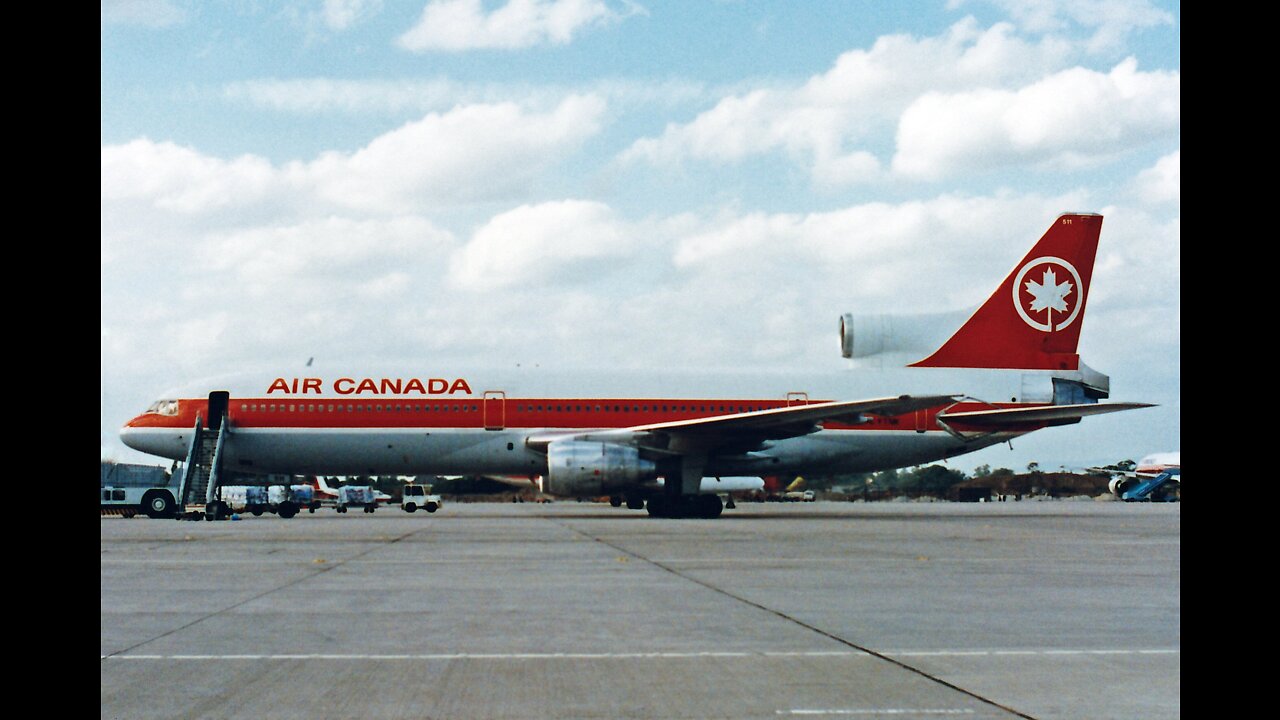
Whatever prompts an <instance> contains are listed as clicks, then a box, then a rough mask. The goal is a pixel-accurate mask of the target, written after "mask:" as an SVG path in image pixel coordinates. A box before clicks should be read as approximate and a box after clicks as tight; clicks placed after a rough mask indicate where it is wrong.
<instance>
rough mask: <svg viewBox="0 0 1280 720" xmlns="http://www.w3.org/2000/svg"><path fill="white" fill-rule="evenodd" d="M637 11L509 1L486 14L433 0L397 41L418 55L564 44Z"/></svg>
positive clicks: (598, 3)
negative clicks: (588, 28)
mask: <svg viewBox="0 0 1280 720" xmlns="http://www.w3.org/2000/svg"><path fill="white" fill-rule="evenodd" d="M637 11H638V8H637V7H636V6H634V5H632V6H630V8H629V10H628V11H627V12H625V13H624V12H618V11H615V10H613V9H611V8H610V7H609V6H608V5H607V4H606V3H605V2H604V0H509V1H508V2H507V4H506V5H503V6H502V7H500V8H497V9H496V10H493V11H492V12H489V13H486V12H485V11H484V8H483V6H482V5H481V2H480V0H432V1H431V2H429V3H427V6H426V7H425V8H424V9H423V11H422V17H421V18H420V19H419V20H418V24H417V25H414V26H413V27H412V28H411V29H409V30H408V31H407V32H405V33H404V34H403V35H401V36H400V38H399V39H398V40H397V42H398V43H399V45H400V46H401V47H403V48H404V49H406V50H410V51H414V52H425V51H432V50H436V51H461V50H473V49H477V48H497V49H504V50H511V49H516V48H526V47H532V46H534V45H541V44H545V43H550V44H554V45H564V44H567V43H568V42H569V41H570V40H572V39H573V36H574V34H575V33H578V32H580V31H581V30H583V29H585V28H587V27H591V26H600V25H606V24H609V23H612V22H618V21H621V20H623V19H624V18H626V17H627V16H628V15H631V14H634V13H635V12H637Z"/></svg>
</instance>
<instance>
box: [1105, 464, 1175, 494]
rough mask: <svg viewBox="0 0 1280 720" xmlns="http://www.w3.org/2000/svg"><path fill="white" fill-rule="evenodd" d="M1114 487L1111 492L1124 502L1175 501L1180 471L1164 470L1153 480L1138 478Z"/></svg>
mask: <svg viewBox="0 0 1280 720" xmlns="http://www.w3.org/2000/svg"><path fill="white" fill-rule="evenodd" d="M1113 484H1114V483H1113ZM1114 485H1115V486H1114V488H1113V492H1115V493H1116V495H1118V496H1119V497H1120V499H1121V500H1124V501H1125V502H1143V501H1161V500H1176V499H1178V498H1179V495H1180V493H1179V490H1180V489H1181V485H1182V471H1181V469H1171V470H1165V471H1164V472H1162V473H1160V474H1159V475H1156V476H1155V477H1153V478H1140V479H1137V480H1130V481H1129V482H1127V483H1120V484H1114Z"/></svg>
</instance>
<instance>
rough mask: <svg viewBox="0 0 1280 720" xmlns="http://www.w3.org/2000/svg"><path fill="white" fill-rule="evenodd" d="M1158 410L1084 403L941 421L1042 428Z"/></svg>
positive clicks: (944, 417)
mask: <svg viewBox="0 0 1280 720" xmlns="http://www.w3.org/2000/svg"><path fill="white" fill-rule="evenodd" d="M1145 407H1154V405H1152V404H1151V403H1083V404H1079V405H1044V406H1042V407H1031V408H1007V409H995V410H974V411H971V412H957V413H949V412H940V413H938V420H940V421H943V422H958V423H964V424H965V425H975V426H981V427H1009V426H1016V425H1042V424H1045V423H1062V422H1064V421H1066V422H1070V421H1074V420H1079V419H1080V418H1082V417H1085V416H1086V415H1102V414H1104V413H1113V412H1119V411H1121V410H1136V409H1138V408H1145Z"/></svg>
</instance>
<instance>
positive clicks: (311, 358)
mask: <svg viewBox="0 0 1280 720" xmlns="http://www.w3.org/2000/svg"><path fill="white" fill-rule="evenodd" d="M315 359H316V356H315V355H312V356H311V357H309V358H307V367H311V361H312V360H315Z"/></svg>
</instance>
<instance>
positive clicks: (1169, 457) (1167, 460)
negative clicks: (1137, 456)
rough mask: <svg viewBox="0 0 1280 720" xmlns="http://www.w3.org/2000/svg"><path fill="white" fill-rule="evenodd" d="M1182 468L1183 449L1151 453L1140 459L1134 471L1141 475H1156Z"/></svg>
mask: <svg viewBox="0 0 1280 720" xmlns="http://www.w3.org/2000/svg"><path fill="white" fill-rule="evenodd" d="M1181 469H1182V451H1181V450H1174V451H1173V452H1159V453H1151V454H1150V455H1147V456H1145V457H1143V458H1142V459H1141V460H1139V461H1138V464H1137V465H1135V466H1134V468H1133V471H1134V472H1135V473H1137V474H1139V475H1148V476H1152V477H1154V476H1156V475H1159V474H1160V473H1162V472H1165V471H1166V470H1181Z"/></svg>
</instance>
